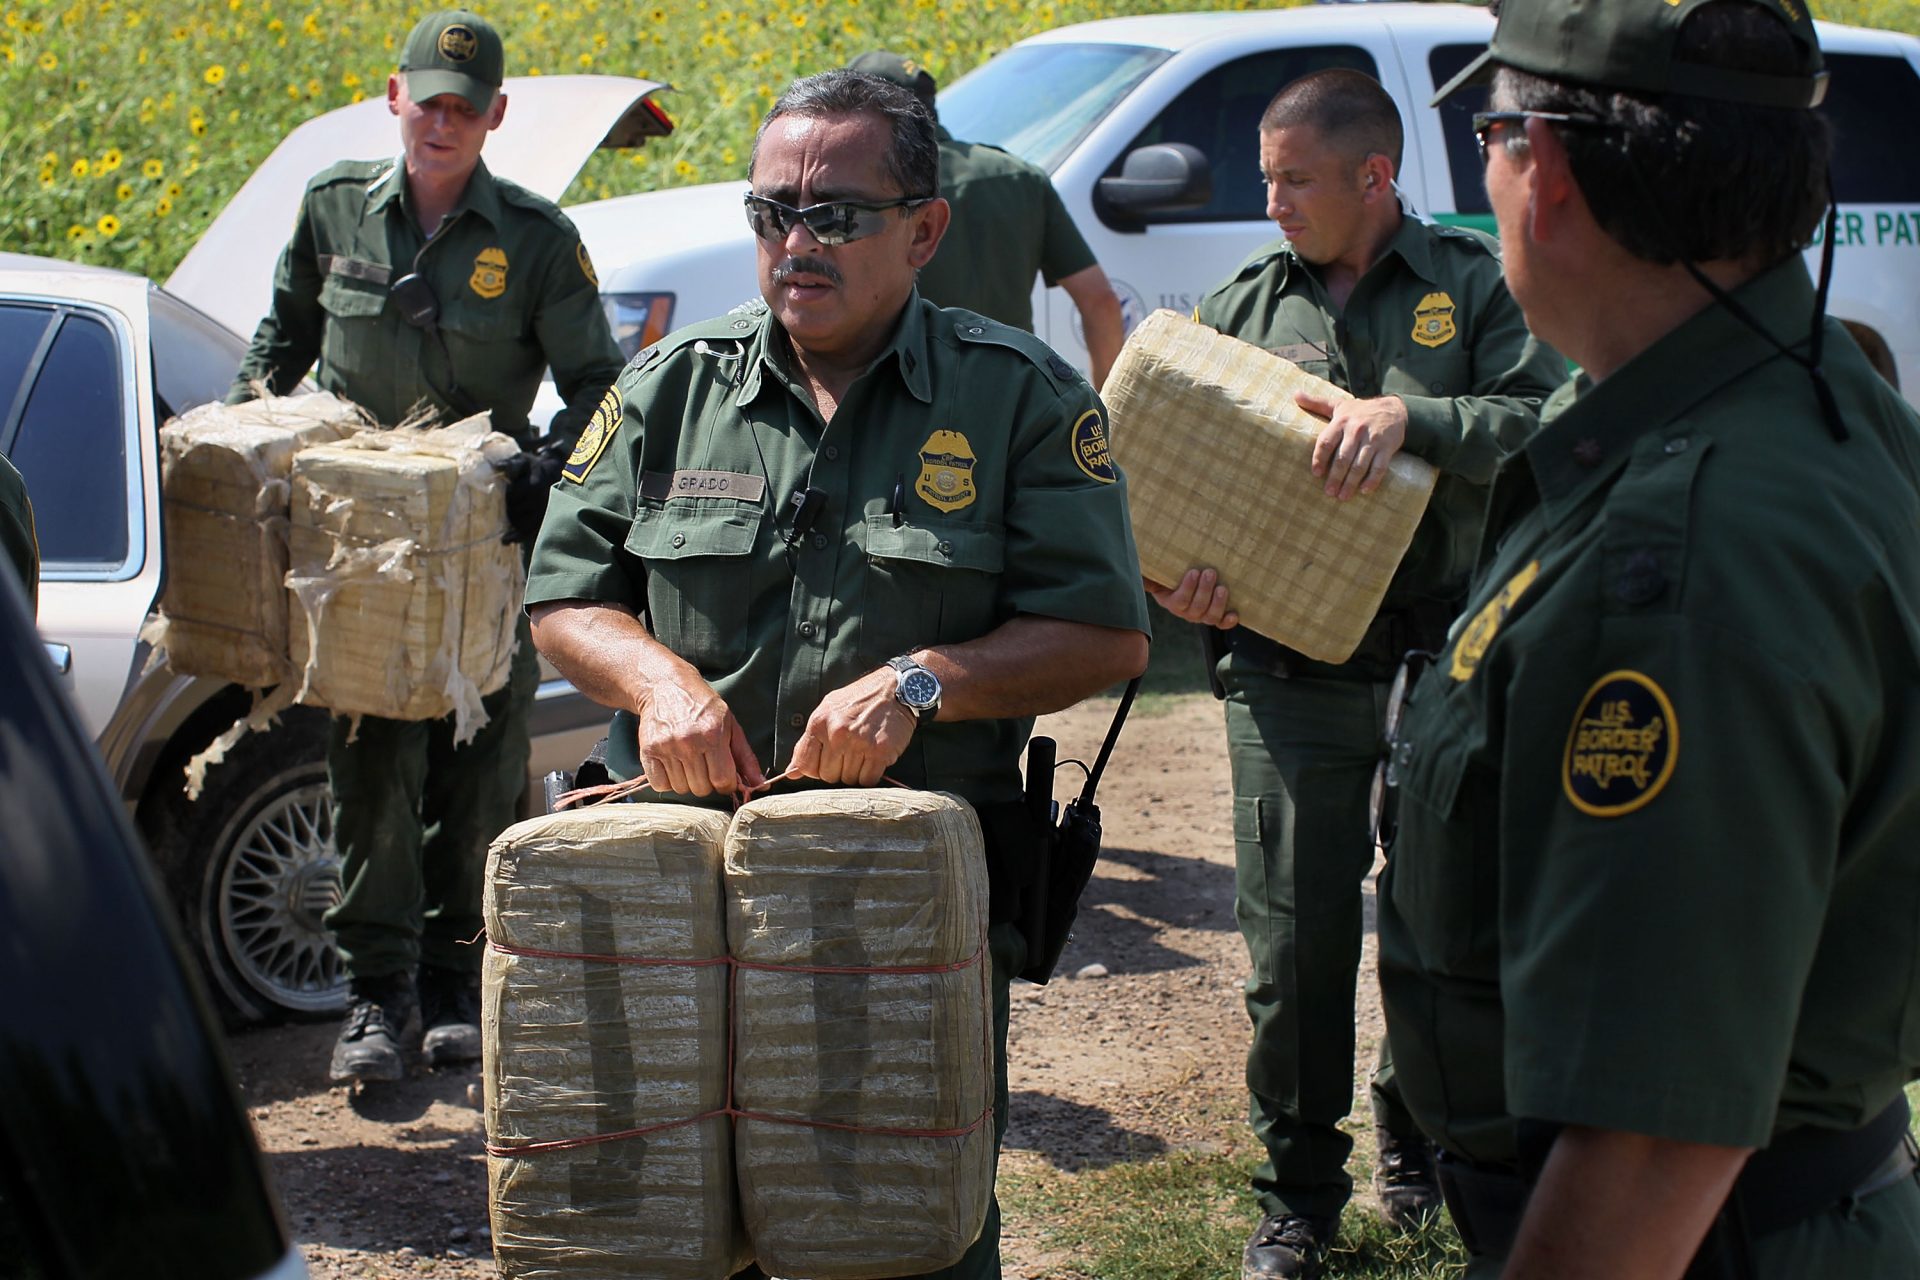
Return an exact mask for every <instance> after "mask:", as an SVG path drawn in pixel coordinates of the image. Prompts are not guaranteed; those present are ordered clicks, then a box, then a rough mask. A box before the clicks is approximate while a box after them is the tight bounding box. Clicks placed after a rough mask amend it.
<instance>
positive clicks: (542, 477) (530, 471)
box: [500, 440, 570, 542]
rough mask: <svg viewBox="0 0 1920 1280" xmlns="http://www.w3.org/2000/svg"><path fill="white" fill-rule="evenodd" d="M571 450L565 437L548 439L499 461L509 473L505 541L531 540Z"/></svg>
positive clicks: (543, 515) (538, 526) (501, 468)
mask: <svg viewBox="0 0 1920 1280" xmlns="http://www.w3.org/2000/svg"><path fill="white" fill-rule="evenodd" d="M569 452H570V450H569V448H568V442H567V441H565V440H549V441H547V442H546V443H545V444H542V445H540V446H539V447H538V448H535V449H525V450H522V451H521V452H519V453H516V454H514V455H513V457H511V458H509V459H507V460H506V461H505V462H503V463H501V464H500V470H501V471H503V472H505V473H506V477H507V531H506V533H505V534H503V535H502V536H501V539H500V540H501V541H502V542H532V541H533V540H534V538H535V537H537V536H538V535H539V533H540V522H541V521H542V520H544V519H545V518H546V515H547V495H548V494H549V493H550V492H552V490H553V482H554V481H555V480H558V479H559V478H560V471H561V468H563V467H565V466H566V465H567V454H568V453H569Z"/></svg>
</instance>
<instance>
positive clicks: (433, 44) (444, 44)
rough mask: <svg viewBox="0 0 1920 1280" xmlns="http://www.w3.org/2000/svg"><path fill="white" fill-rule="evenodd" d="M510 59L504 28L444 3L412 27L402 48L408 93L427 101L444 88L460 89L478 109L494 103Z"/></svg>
mask: <svg viewBox="0 0 1920 1280" xmlns="http://www.w3.org/2000/svg"><path fill="white" fill-rule="evenodd" d="M506 65H507V55H506V52H505V51H504V50H503V49H502V48H501V46H500V33H499V32H498V31H495V30H494V29H493V24H492V23H491V22H488V21H487V20H486V19H485V18H483V17H481V16H480V15H479V14H477V13H469V12H467V11H466V10H465V9H441V10H439V11H438V12H435V13H430V14H428V15H427V16H426V17H424V18H422V19H420V21H419V22H418V23H416V24H415V25H414V28H413V30H412V31H410V32H408V33H407V43H406V45H405V46H404V47H403V48H402V50H401V52H400V70H401V72H402V73H403V74H405V76H406V77H407V96H408V97H410V98H412V99H413V100H414V101H415V102H425V101H427V99H429V98H437V97H439V96H440V95H441V94H443V93H457V94H459V95H460V96H461V97H463V98H465V99H466V100H467V101H468V102H469V103H471V104H473V109H474V110H475V111H485V110H486V109H487V108H488V107H491V106H492V105H493V96H494V94H496V93H498V92H499V90H500V81H501V79H502V78H503V76H504V75H505V72H506Z"/></svg>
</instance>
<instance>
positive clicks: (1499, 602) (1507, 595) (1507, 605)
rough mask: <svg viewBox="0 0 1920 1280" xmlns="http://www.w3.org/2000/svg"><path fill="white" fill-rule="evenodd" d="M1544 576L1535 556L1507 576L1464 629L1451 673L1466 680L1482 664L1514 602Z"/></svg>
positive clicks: (1457, 643)
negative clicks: (1488, 647)
mask: <svg viewBox="0 0 1920 1280" xmlns="http://www.w3.org/2000/svg"><path fill="white" fill-rule="evenodd" d="M1539 576H1540V562H1539V561H1538V560H1535V561H1534V562H1533V563H1531V564H1529V565H1528V566H1527V567H1526V568H1524V569H1522V570H1521V571H1520V572H1518V573H1516V574H1514V575H1513V576H1512V577H1511V578H1509V579H1507V585H1506V586H1504V587H1502V588H1500V590H1499V591H1498V592H1497V593H1496V594H1495V595H1494V597H1493V599H1491V600H1489V601H1487V602H1486V603H1485V604H1484V605H1481V606H1480V612H1478V613H1476V614H1474V615H1473V621H1472V622H1469V623H1468V624H1467V625H1466V629H1465V630H1463V631H1461V633H1460V639H1459V640H1458V641H1456V642H1455V643H1454V646H1453V660H1452V661H1451V662H1449V663H1448V664H1447V674H1448V675H1450V676H1452V677H1453V678H1454V679H1455V680H1466V679H1468V678H1470V677H1471V676H1472V675H1473V673H1474V671H1475V670H1476V669H1478V668H1479V666H1480V659H1481V658H1483V657H1485V656H1486V653H1487V646H1488V645H1490V644H1492V643H1493V638H1494V637H1495V636H1497V635H1499V634H1500V624H1501V623H1503V622H1505V621H1506V620H1507V615H1508V614H1509V613H1512V612H1513V606H1514V604H1515V602H1516V601H1518V600H1519V599H1520V597H1521V596H1522V595H1525V594H1526V590H1527V588H1528V587H1530V586H1532V585H1533V580H1534V579H1535V578H1537V577H1539Z"/></svg>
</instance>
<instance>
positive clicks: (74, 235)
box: [67, 222, 93, 240]
mask: <svg viewBox="0 0 1920 1280" xmlns="http://www.w3.org/2000/svg"><path fill="white" fill-rule="evenodd" d="M92 234H93V231H92V230H91V229H90V228H87V227H83V226H81V225H80V224H79V223H77V222H76V223H74V224H73V225H72V226H70V227H68V228H67V239H69V240H85V239H86V238H87V237H88V236H90V235H92Z"/></svg>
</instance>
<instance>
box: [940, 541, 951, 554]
mask: <svg viewBox="0 0 1920 1280" xmlns="http://www.w3.org/2000/svg"><path fill="white" fill-rule="evenodd" d="M940 554H941V555H943V556H950V555H952V554H953V544H952V543H951V542H943V543H941V544H940Z"/></svg>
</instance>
